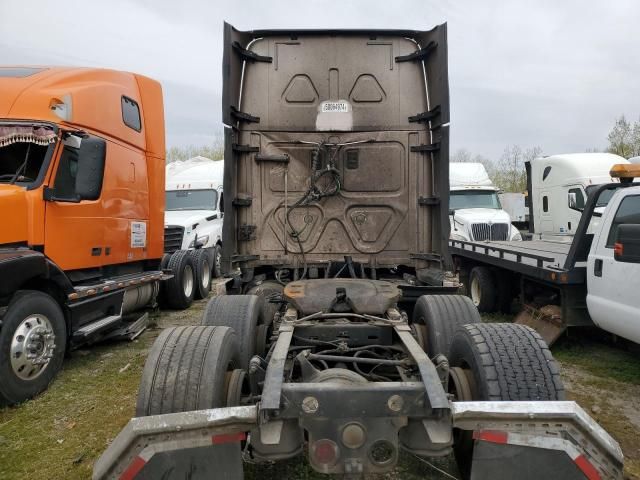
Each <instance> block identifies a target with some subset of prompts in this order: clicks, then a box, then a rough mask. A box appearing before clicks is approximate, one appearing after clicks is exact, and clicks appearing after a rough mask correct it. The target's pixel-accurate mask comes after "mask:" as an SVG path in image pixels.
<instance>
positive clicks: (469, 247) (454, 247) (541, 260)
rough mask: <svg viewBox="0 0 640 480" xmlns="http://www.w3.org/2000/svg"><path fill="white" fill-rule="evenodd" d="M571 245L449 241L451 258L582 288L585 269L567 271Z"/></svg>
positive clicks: (563, 243) (550, 241)
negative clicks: (479, 262) (473, 261)
mask: <svg viewBox="0 0 640 480" xmlns="http://www.w3.org/2000/svg"><path fill="white" fill-rule="evenodd" d="M571 245H572V244H571V243H569V242H558V241H553V240H528V241H520V242H509V241H503V242H500V241H482V242H480V241H478V242H466V241H461V240H449V248H450V252H451V255H453V256H456V255H458V256H461V257H466V258H471V259H473V260H476V261H481V262H484V263H487V264H490V265H494V266H497V267H500V268H504V269H507V270H511V271H514V272H518V273H522V274H525V275H528V276H530V277H534V278H537V279H539V280H544V281H546V282H550V283H556V284H582V283H584V282H585V279H586V265H585V263H584V262H578V263H576V264H575V266H574V267H573V268H571V269H565V267H564V266H565V264H566V260H567V257H568V256H569V251H570V249H571Z"/></svg>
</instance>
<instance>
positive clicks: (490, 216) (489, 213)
mask: <svg viewBox="0 0 640 480" xmlns="http://www.w3.org/2000/svg"><path fill="white" fill-rule="evenodd" d="M449 185H450V192H449V220H450V223H451V238H454V239H456V240H522V235H521V234H520V232H519V231H518V229H517V228H516V227H515V226H513V225H512V224H511V217H510V216H509V214H508V213H507V212H506V211H505V210H504V209H503V208H502V205H501V204H500V197H499V189H498V188H497V187H496V186H494V185H493V183H492V182H491V179H490V178H489V175H488V174H487V170H486V169H485V168H484V165H482V164H481V163H466V162H462V163H460V162H454V163H451V164H450V165H449Z"/></svg>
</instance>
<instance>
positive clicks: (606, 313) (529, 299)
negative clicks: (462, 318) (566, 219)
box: [450, 163, 640, 343]
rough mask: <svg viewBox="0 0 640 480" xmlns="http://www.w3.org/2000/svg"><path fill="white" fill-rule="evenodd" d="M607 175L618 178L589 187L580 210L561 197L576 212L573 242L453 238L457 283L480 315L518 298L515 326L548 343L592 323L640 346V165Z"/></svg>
mask: <svg viewBox="0 0 640 480" xmlns="http://www.w3.org/2000/svg"><path fill="white" fill-rule="evenodd" d="M610 177H612V178H613V179H614V180H615V181H614V182H610V183H605V184H602V185H598V186H594V188H593V189H589V190H588V197H587V199H586V202H585V203H583V204H582V205H577V204H576V199H575V195H574V194H573V192H565V195H566V196H565V199H564V201H563V203H567V204H569V205H570V206H571V208H577V209H579V210H580V213H581V216H580V218H579V221H578V224H577V226H576V227H575V235H573V236H572V237H571V239H572V241H571V242H567V241H564V242H563V241H558V240H555V239H550V238H548V237H547V238H541V239H534V240H531V241H528V242H522V243H520V242H461V241H456V240H450V247H451V254H452V256H453V258H454V261H455V263H456V267H457V270H458V272H459V275H460V279H461V281H462V282H463V283H465V284H467V285H469V288H468V292H469V295H470V296H471V298H472V300H473V302H474V303H475V304H476V305H477V306H478V309H479V310H481V311H485V312H492V311H495V310H498V309H501V310H505V309H506V308H510V305H511V301H512V300H513V298H514V297H515V296H519V299H520V304H521V305H522V306H523V310H522V312H521V313H520V315H519V316H518V318H517V319H516V322H517V323H523V324H526V325H529V326H531V327H533V328H535V329H536V330H538V331H539V332H540V334H541V335H542V336H543V338H544V339H545V340H546V341H547V343H552V342H553V341H555V340H556V339H557V338H558V336H559V335H560V334H561V333H562V332H563V331H564V330H565V329H566V327H569V326H588V325H593V324H595V325H597V326H598V327H600V328H602V329H603V330H606V331H608V332H610V333H613V334H615V335H618V336H620V337H623V338H626V339H628V340H631V341H633V342H636V343H640V295H638V293H637V282H636V280H637V279H638V278H640V183H632V181H633V179H634V177H640V165H630V164H628V163H626V164H619V165H614V166H613V167H612V168H611V172H610ZM618 179H620V182H619V183H618ZM605 199H606V201H607V202H606V206H605V207H602V206H601V205H602V204H603V203H604V200H605ZM556 204H557V202H556V203H555V204H554V205H556Z"/></svg>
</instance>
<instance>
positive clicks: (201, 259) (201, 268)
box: [190, 248, 211, 300]
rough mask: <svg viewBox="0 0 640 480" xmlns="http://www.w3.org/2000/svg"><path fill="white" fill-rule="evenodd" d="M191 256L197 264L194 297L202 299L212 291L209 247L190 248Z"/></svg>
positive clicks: (195, 264)
mask: <svg viewBox="0 0 640 480" xmlns="http://www.w3.org/2000/svg"><path fill="white" fill-rule="evenodd" d="M190 253H191V258H192V259H193V263H194V266H195V278H196V282H195V289H194V290H195V291H194V298H196V299H198V300H200V299H202V298H207V297H208V296H209V292H210V291H211V263H210V262H209V252H208V251H207V249H204V248H199V249H197V250H190Z"/></svg>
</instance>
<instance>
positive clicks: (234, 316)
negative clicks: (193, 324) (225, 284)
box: [201, 295, 264, 370]
mask: <svg viewBox="0 0 640 480" xmlns="http://www.w3.org/2000/svg"><path fill="white" fill-rule="evenodd" d="M262 303H263V300H262V298H261V297H259V296H257V295H221V296H219V297H214V298H212V299H211V300H209V303H207V308H206V309H205V311H204V315H203V316H202V323H201V324H202V325H209V326H213V325H221V326H226V327H231V328H233V330H234V331H235V332H236V335H237V337H238V368H243V369H245V370H248V369H249V361H250V360H251V357H253V356H254V355H255V354H256V329H257V326H258V324H263V323H264V319H263V317H262Z"/></svg>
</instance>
